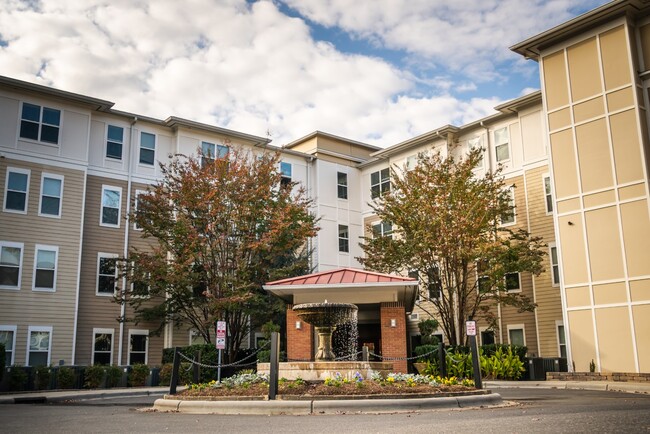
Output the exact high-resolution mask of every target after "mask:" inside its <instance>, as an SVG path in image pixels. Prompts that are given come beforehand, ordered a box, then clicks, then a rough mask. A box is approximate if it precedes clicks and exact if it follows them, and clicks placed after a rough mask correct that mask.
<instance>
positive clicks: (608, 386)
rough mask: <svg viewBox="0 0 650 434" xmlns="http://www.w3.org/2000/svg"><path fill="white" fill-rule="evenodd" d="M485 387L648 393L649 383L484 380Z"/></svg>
mask: <svg viewBox="0 0 650 434" xmlns="http://www.w3.org/2000/svg"><path fill="white" fill-rule="evenodd" d="M484 385H485V387H486V388H487V389H561V390H562V389H570V390H599V391H611V392H625V393H645V394H650V384H640V383H626V382H622V381H553V380H551V381H539V382H535V381H486V382H485V383H484Z"/></svg>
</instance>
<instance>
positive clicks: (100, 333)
mask: <svg viewBox="0 0 650 434" xmlns="http://www.w3.org/2000/svg"><path fill="white" fill-rule="evenodd" d="M92 364H93V365H112V364H113V329H93V359H92Z"/></svg>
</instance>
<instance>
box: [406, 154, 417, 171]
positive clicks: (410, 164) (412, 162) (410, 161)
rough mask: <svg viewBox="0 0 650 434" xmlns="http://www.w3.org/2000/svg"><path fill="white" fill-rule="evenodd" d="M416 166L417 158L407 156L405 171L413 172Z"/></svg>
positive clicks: (415, 156)
mask: <svg viewBox="0 0 650 434" xmlns="http://www.w3.org/2000/svg"><path fill="white" fill-rule="evenodd" d="M417 165H418V156H417V155H409V156H408V157H406V170H413V169H415V166H417Z"/></svg>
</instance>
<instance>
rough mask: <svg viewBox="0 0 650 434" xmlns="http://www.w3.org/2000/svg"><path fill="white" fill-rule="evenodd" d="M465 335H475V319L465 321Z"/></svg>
mask: <svg viewBox="0 0 650 434" xmlns="http://www.w3.org/2000/svg"><path fill="white" fill-rule="evenodd" d="M465 328H466V329H467V336H476V321H465Z"/></svg>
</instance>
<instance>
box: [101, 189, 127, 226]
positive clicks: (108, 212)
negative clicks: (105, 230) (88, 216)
mask: <svg viewBox="0 0 650 434" xmlns="http://www.w3.org/2000/svg"><path fill="white" fill-rule="evenodd" d="M121 210H122V188H121V187H113V186H110V185H102V210H101V213H100V216H99V224H100V226H107V227H111V228H119V227H120V214H121Z"/></svg>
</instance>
